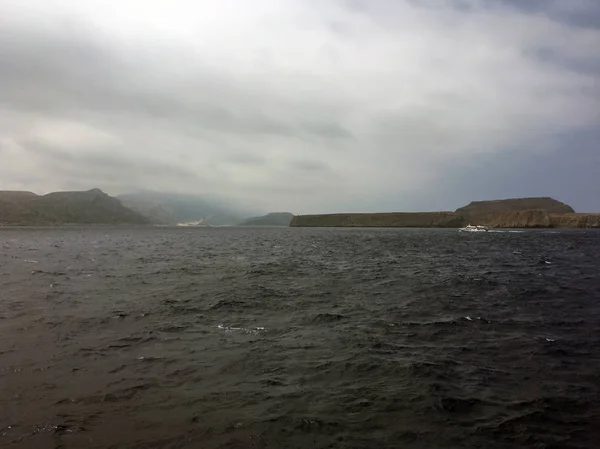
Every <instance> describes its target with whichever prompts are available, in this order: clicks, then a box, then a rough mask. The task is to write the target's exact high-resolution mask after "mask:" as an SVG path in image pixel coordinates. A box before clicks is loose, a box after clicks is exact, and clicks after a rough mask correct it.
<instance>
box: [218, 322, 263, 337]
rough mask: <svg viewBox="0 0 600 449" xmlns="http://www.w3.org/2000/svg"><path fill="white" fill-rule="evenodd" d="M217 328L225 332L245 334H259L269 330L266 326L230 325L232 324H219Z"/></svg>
mask: <svg viewBox="0 0 600 449" xmlns="http://www.w3.org/2000/svg"><path fill="white" fill-rule="evenodd" d="M217 329H219V330H222V331H225V332H241V333H243V334H253V335H256V334H259V333H261V332H264V331H266V330H267V329H266V328H264V327H252V328H245V327H230V326H224V325H222V324H219V325H218V326H217Z"/></svg>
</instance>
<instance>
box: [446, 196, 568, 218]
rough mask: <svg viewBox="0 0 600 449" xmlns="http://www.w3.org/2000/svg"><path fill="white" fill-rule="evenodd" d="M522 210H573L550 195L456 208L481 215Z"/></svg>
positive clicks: (478, 202) (464, 212)
mask: <svg viewBox="0 0 600 449" xmlns="http://www.w3.org/2000/svg"><path fill="white" fill-rule="evenodd" d="M523 210H543V211H545V212H547V213H550V214H572V213H574V212H575V211H574V210H573V208H572V207H571V206H568V205H566V204H565V203H561V202H560V201H557V200H555V199H553V198H550V197H540V198H510V199H506V200H492V201H472V202H471V203H469V204H468V205H466V206H464V207H461V208H458V209H456V212H457V213H459V214H464V215H472V216H482V215H487V214H492V213H497V212H516V211H523Z"/></svg>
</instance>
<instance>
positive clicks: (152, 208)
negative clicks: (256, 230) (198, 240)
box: [118, 191, 252, 226]
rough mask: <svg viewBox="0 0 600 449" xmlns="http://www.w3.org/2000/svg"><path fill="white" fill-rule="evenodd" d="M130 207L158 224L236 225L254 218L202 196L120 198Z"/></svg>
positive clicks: (145, 194)
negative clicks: (247, 218) (200, 223)
mask: <svg viewBox="0 0 600 449" xmlns="http://www.w3.org/2000/svg"><path fill="white" fill-rule="evenodd" d="M118 198H119V200H120V201H121V202H122V203H123V204H124V205H125V206H127V207H129V208H131V209H133V210H135V211H137V212H139V213H141V214H143V215H145V216H146V217H148V218H150V219H151V221H152V222H153V223H157V224H176V223H184V222H202V223H203V224H205V225H213V226H224V225H235V224H238V223H239V222H241V221H242V220H243V219H244V218H245V217H247V216H249V215H251V214H252V212H250V211H248V210H244V209H242V208H241V207H236V206H235V205H232V204H227V203H226V202H224V201H220V200H217V199H207V198H206V197H203V196H201V195H193V194H176V193H165V192H151V191H144V192H138V193H131V194H124V195H119V196H118Z"/></svg>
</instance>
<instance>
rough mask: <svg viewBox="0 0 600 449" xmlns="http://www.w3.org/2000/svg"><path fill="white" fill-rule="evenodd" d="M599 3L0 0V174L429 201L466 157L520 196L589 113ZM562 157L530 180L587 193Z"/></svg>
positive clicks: (394, 202)
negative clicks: (563, 172) (561, 175)
mask: <svg viewBox="0 0 600 449" xmlns="http://www.w3.org/2000/svg"><path fill="white" fill-rule="evenodd" d="M598 18H600V4H599V3H598V2H595V1H591V0H573V1H570V0H569V1H567V0H555V1H548V2H542V1H529V2H527V1H516V0H515V1H509V0H497V1H492V0H487V1H478V0H445V1H441V0H440V1H438V0H423V1H416V0H412V1H410V0H405V1H401V0H398V1H391V0H378V1H363V0H332V1H330V2H321V1H316V0H257V1H256V2H252V4H250V3H248V4H246V3H243V2H238V1H237V0H223V1H222V2H212V3H211V2H192V1H185V0H182V2H172V1H167V0H119V1H118V2H117V1H116V0H105V1H96V0H93V1H92V0H90V1H85V2H82V1H79V0H20V1H19V2H0V156H1V157H2V159H3V162H4V161H10V163H8V164H7V163H4V164H0V188H19V189H20V188H27V189H33V190H36V189H37V190H38V191H47V190H49V189H62V188H67V187H69V188H70V187H73V186H75V187H81V188H88V187H89V188H91V187H101V188H103V187H105V188H107V189H110V191H111V192H112V193H121V192H123V191H125V190H129V189H137V188H153V189H155V190H156V189H163V190H176V191H180V192H181V191H185V192H195V193H198V192H202V193H207V194H215V193H218V194H219V195H222V196H229V197H231V198H234V199H235V200H238V201H240V202H241V203H244V204H248V205H251V206H257V207H259V208H264V209H266V210H269V209H277V210H286V209H288V205H289V208H293V209H294V212H296V213H299V212H310V211H321V212H325V211H327V210H338V209H343V210H348V211H352V210H381V209H398V208H407V209H412V210H422V209H423V208H427V206H428V205H429V206H431V205H435V206H436V207H441V208H445V207H443V205H444V204H447V203H450V202H454V200H455V199H456V198H458V200H457V202H458V203H464V202H468V201H467V200H470V198H468V197H469V195H470V192H469V190H468V189H464V188H463V186H464V184H463V181H462V179H463V178H462V177H461V176H462V175H463V174H465V173H469V170H470V169H471V168H470V167H475V168H473V170H475V171H476V172H477V173H476V174H477V176H475V172H473V173H471V175H465V176H471V178H472V179H474V180H477V182H483V181H485V180H493V179H497V180H498V181H497V184H498V186H500V183H501V181H500V180H502V179H506V180H511V181H510V182H511V188H513V190H511V189H508V188H506V189H502V188H500V187H498V188H491V187H490V188H489V189H486V188H483V187H482V188H481V189H479V190H478V191H479V192H482V193H485V194H486V195H488V194H489V195H500V194H504V193H509V192H510V193H511V194H512V193H513V192H515V194H517V193H518V192H519V191H520V190H519V189H521V190H522V191H523V193H522V194H523V195H525V194H528V192H529V191H534V190H535V189H533V188H532V186H533V185H536V184H535V182H533V181H532V182H531V184H530V183H529V182H528V180H529V179H537V178H536V176H534V173H535V170H534V168H533V167H535V166H543V167H547V168H548V170H555V173H558V171H557V170H556V168H552V167H558V166H559V165H560V164H559V162H558V161H560V160H561V158H563V159H564V160H565V161H567V160H569V161H570V158H571V153H570V151H571V149H572V147H573V145H576V143H577V142H578V136H579V135H580V134H585V133H586V132H589V130H590V129H595V128H597V127H598V126H600V119H599V117H600V110H599V109H600V108H599V107H598V104H599V101H600V90H599V88H598V85H599V83H598V80H599V79H600V74H599V73H600V72H599V70H598V62H597V61H599V60H600V45H598V42H599V41H600V31H599V30H598V26H597V24H598V21H596V19H598ZM559 136H560V137H559ZM558 142H560V145H559V146H558V147H557V143H558ZM517 153H518V154H519V157H515V156H514V155H515V154H517ZM578 154H579V155H580V157H581V159H582V160H586V161H587V162H588V165H590V164H591V163H592V161H591V160H590V159H589V156H584V155H583V153H578ZM537 158H539V159H537ZM544 158H549V159H544ZM511 160H513V161H515V164H519V168H518V170H511V168H510V161H511ZM550 160H551V161H553V162H550ZM494 161H503V162H502V163H500V162H497V163H494ZM536 161H545V162H540V163H539V164H538V165H536V164H537V162H536ZM567 165H568V164H567ZM571 170H572V172H573V173H572V174H571V177H572V179H573V180H572V185H567V184H566V183H564V182H562V181H561V180H559V179H558V178H556V177H554V178H553V179H554V180H553V179H552V178H550V179H545V180H543V181H542V180H540V182H539V183H537V185H538V186H545V187H544V188H545V189H546V190H548V192H549V194H550V192H555V191H557V192H558V193H560V192H565V196H568V195H575V194H577V195H582V196H583V197H586V196H587V197H588V198H591V195H592V194H591V193H586V192H587V191H588V190H587V189H588V186H589V181H586V179H585V177H579V176H576V173H578V172H579V173H588V172H589V171H588V166H587V165H586V166H583V165H577V164H575V165H572V169H571ZM516 172H519V173H522V175H519V176H517V175H515V174H514V173H516ZM527 173H529V174H530V176H529V175H526V174H527ZM540 179H541V178H540ZM489 182H490V183H491V181H489ZM507 182H508V181H507ZM86 183H87V184H88V185H86ZM577 186H579V187H577ZM539 190H541V188H540V189H539ZM317 192H318V195H317V194H316V193H317ZM557 196H559V197H560V199H564V200H566V201H572V199H571V198H568V197H567V198H565V197H562V196H561V195H557ZM459 197H460V198H459ZM463 197H464V201H463V200H462V198H463ZM586 201H587V202H586ZM592 203H593V202H591V200H589V199H588V200H581V204H592ZM419 205H421V206H422V207H418V206H419ZM458 205H460V204H458Z"/></svg>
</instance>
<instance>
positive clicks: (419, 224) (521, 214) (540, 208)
mask: <svg viewBox="0 0 600 449" xmlns="http://www.w3.org/2000/svg"><path fill="white" fill-rule="evenodd" d="M467 224H473V225H484V226H489V227H492V228H600V214H581V213H579V214H578V213H575V211H574V210H573V208H572V207H570V206H568V205H566V204H564V203H562V202H560V201H557V200H555V199H553V198H549V197H539V198H511V199H505V200H493V201H474V202H471V203H470V204H468V205H467V206H464V207H461V208H459V209H457V210H456V211H454V212H390V213H350V214H323V215H297V216H294V217H293V218H292V221H291V223H290V226H292V227H390V228H394V227H400V228H460V227H463V226H466V225H467Z"/></svg>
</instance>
